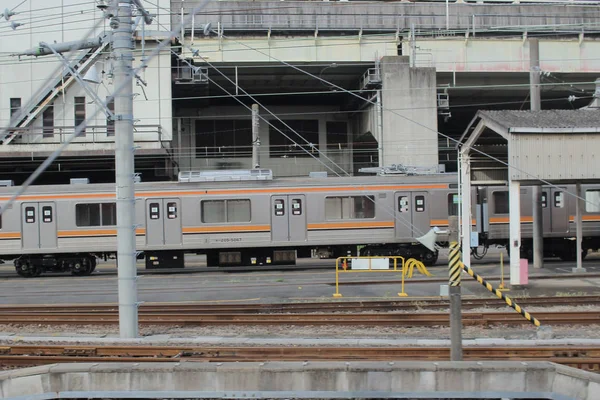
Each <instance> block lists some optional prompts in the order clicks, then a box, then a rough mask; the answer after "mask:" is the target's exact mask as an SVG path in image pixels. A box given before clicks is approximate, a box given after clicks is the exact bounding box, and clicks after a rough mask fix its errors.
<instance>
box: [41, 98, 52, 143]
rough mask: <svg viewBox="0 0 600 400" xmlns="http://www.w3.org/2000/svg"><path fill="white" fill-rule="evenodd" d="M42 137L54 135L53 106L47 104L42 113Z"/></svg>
mask: <svg viewBox="0 0 600 400" xmlns="http://www.w3.org/2000/svg"><path fill="white" fill-rule="evenodd" d="M42 126H43V137H53V136H54V106H48V108H46V109H45V110H44V112H43V113H42Z"/></svg>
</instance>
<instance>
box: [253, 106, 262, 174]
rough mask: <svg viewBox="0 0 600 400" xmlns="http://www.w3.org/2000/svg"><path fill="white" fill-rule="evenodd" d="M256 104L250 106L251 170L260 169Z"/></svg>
mask: <svg viewBox="0 0 600 400" xmlns="http://www.w3.org/2000/svg"><path fill="white" fill-rule="evenodd" d="M258 128H259V125H258V104H252V168H260V154H258V151H259V149H260V134H259V132H258Z"/></svg>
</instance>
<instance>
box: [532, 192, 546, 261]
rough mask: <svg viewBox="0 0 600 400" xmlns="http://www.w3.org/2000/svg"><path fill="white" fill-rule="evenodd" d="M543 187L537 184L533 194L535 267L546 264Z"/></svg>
mask: <svg viewBox="0 0 600 400" xmlns="http://www.w3.org/2000/svg"><path fill="white" fill-rule="evenodd" d="M542 193H543V191H542V187H541V186H539V185H535V186H534V187H533V194H532V203H533V204H532V206H533V268H542V267H543V266H544V209H543V208H542Z"/></svg>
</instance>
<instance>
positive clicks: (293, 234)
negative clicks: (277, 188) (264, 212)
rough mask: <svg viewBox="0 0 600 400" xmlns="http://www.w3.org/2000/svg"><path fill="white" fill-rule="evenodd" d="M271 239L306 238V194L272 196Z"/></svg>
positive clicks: (278, 240) (289, 239)
mask: <svg viewBox="0 0 600 400" xmlns="http://www.w3.org/2000/svg"><path fill="white" fill-rule="evenodd" d="M271 240H272V241H273V242H298V241H305V240H306V198H305V196H304V195H287V196H285V195H282V196H271Z"/></svg>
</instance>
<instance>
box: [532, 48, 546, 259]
mask: <svg viewBox="0 0 600 400" xmlns="http://www.w3.org/2000/svg"><path fill="white" fill-rule="evenodd" d="M529 85H530V92H529V97H530V99H531V111H539V110H541V102H542V100H541V94H540V42H539V40H538V39H529ZM532 195H533V198H532V201H533V268H542V267H543V266H544V215H543V209H542V188H541V186H540V185H534V186H533V193H532Z"/></svg>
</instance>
